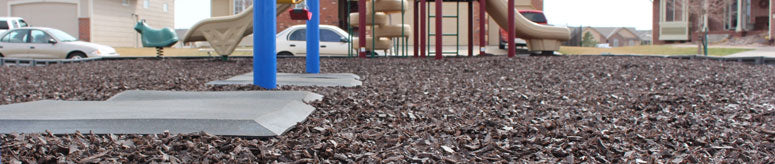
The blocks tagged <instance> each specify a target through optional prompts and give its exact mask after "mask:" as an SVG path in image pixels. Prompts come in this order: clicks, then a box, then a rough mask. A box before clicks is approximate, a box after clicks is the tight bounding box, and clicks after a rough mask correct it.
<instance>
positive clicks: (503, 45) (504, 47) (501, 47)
mask: <svg viewBox="0 0 775 164" xmlns="http://www.w3.org/2000/svg"><path fill="white" fill-rule="evenodd" d="M498 49H502V50H505V49H506V45H505V44H503V43H499V44H498Z"/></svg>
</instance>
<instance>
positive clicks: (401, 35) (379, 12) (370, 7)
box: [348, 0, 412, 55]
mask: <svg viewBox="0 0 775 164" xmlns="http://www.w3.org/2000/svg"><path fill="white" fill-rule="evenodd" d="M408 4H409V2H407V1H406V0H376V1H366V7H365V9H366V14H361V13H351V14H350V19H349V20H348V21H349V25H351V26H354V27H359V28H360V27H364V28H366V27H367V26H368V27H370V28H371V35H367V36H361V37H359V38H365V39H352V42H351V43H353V42H355V43H361V42H363V43H364V44H357V45H352V46H351V47H352V48H353V49H355V50H358V51H359V52H363V53H364V54H366V53H367V52H374V51H376V50H383V51H385V54H386V55H387V50H389V49H391V48H393V45H394V43H396V42H394V39H395V40H396V41H404V43H406V42H405V41H406V40H407V39H406V38H407V37H408V34H411V33H412V29H411V26H409V25H407V24H404V22H403V21H402V22H401V24H390V23H389V19H390V18H389V15H390V14H395V13H400V14H401V15H402V16H403V14H404V12H405V10H406V9H408V8H409V7H407V5H408ZM360 15H365V16H364V17H365V19H369V20H371V21H366V22H365V23H363V22H360ZM402 20H403V19H402ZM348 29H351V28H348ZM362 29H363V28H362ZM360 31H364V32H361V34H364V35H366V32H365V31H366V30H360ZM351 33H352V32H351ZM396 44H397V43H396ZM370 54H371V55H376V53H370Z"/></svg>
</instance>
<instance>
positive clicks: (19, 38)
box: [0, 30, 30, 43]
mask: <svg viewBox="0 0 775 164" xmlns="http://www.w3.org/2000/svg"><path fill="white" fill-rule="evenodd" d="M29 32H30V30H14V31H11V32H9V33H8V35H5V36H3V39H2V40H0V41H2V42H6V43H27V35H28V34H29Z"/></svg>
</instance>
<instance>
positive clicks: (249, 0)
mask: <svg viewBox="0 0 775 164" xmlns="http://www.w3.org/2000/svg"><path fill="white" fill-rule="evenodd" d="M250 6H253V0H234V13H233V14H239V13H241V12H242V11H245V10H246V9H248V8H249V7H250Z"/></svg>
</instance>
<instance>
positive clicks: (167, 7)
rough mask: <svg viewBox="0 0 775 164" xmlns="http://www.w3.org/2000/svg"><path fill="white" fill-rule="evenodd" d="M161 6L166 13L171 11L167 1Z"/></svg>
mask: <svg viewBox="0 0 775 164" xmlns="http://www.w3.org/2000/svg"><path fill="white" fill-rule="evenodd" d="M161 8H162V10H164V12H165V13H166V12H169V11H170V6H169V5H168V4H166V3H165V4H163V5H161Z"/></svg>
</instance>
